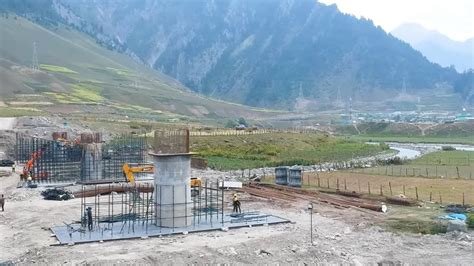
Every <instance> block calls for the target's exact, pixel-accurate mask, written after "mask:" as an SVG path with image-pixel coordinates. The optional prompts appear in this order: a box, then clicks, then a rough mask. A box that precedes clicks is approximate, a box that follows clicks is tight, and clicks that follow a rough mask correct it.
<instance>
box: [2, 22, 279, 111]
mask: <svg viewBox="0 0 474 266" xmlns="http://www.w3.org/2000/svg"><path fill="white" fill-rule="evenodd" d="M33 43H36V51H37V52H36V53H37V58H38V66H39V71H38V70H36V71H35V70H33V69H32V68H31V66H32V62H33ZM0 79H1V81H2V82H1V85H0V92H1V93H0V109H1V108H3V109H4V110H6V109H7V108H8V110H9V113H12V112H13V113H14V111H15V110H18V112H19V113H21V114H24V113H25V111H31V112H34V111H39V110H41V111H46V112H54V113H71V112H82V111H84V110H86V111H87V112H97V113H104V112H109V113H115V114H127V115H133V113H140V114H141V115H142V116H143V114H144V113H145V114H150V115H152V116H158V117H159V116H163V117H165V118H167V119H168V118H170V117H178V118H179V117H181V118H185V119H188V118H198V119H201V120H203V119H204V120H205V119H219V118H222V119H224V118H227V117H239V116H245V117H248V118H257V117H265V116H267V115H268V116H269V115H274V113H270V112H267V111H265V110H256V109H250V108H248V107H246V106H242V105H236V104H231V103H227V102H221V101H216V100H212V99H209V98H206V97H203V96H200V95H197V94H195V93H192V92H190V91H189V90H187V89H186V88H185V87H183V86H182V85H181V84H180V83H179V82H177V81H175V80H173V79H171V78H169V77H167V76H165V75H162V74H160V73H159V72H157V71H154V70H152V69H150V68H148V67H146V66H144V65H141V64H139V63H136V62H135V61H133V60H132V59H131V58H129V57H127V56H126V55H123V54H119V53H116V52H113V51H110V50H107V49H105V48H103V47H102V46H99V45H98V44H97V43H96V42H95V41H94V40H93V39H91V38H90V37H88V36H86V35H84V34H82V33H79V32H77V31H75V30H73V29H71V28H69V27H66V26H62V25H59V26H49V27H48V28H45V27H42V26H40V25H38V24H35V23H33V22H31V21H29V20H26V19H24V18H22V17H20V16H15V15H13V14H9V15H5V14H4V15H3V16H1V17H0Z"/></svg>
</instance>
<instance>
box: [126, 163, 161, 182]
mask: <svg viewBox="0 0 474 266" xmlns="http://www.w3.org/2000/svg"><path fill="white" fill-rule="evenodd" d="M122 169H123V174H124V175H125V177H126V178H127V181H128V182H130V184H132V185H135V176H134V173H147V174H153V173H154V172H155V166H154V165H153V164H152V163H125V164H123V167H122Z"/></svg>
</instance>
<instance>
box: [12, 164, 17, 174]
mask: <svg viewBox="0 0 474 266" xmlns="http://www.w3.org/2000/svg"><path fill="white" fill-rule="evenodd" d="M15 168H16V165H15V164H12V174H14V173H15Z"/></svg>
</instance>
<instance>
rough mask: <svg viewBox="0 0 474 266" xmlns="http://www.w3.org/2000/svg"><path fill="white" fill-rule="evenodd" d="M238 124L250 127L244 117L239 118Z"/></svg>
mask: <svg viewBox="0 0 474 266" xmlns="http://www.w3.org/2000/svg"><path fill="white" fill-rule="evenodd" d="M237 122H238V123H239V125H244V126H245V127H248V126H249V124H248V123H247V121H246V120H245V118H243V117H241V118H239V120H238V121H237Z"/></svg>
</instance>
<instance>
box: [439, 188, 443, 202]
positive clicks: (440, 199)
mask: <svg viewBox="0 0 474 266" xmlns="http://www.w3.org/2000/svg"><path fill="white" fill-rule="evenodd" d="M438 193H439V203H440V204H443V198H441V191H438Z"/></svg>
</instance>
